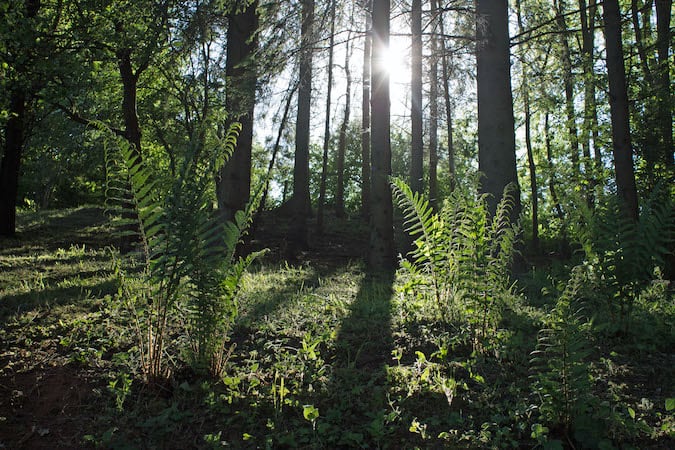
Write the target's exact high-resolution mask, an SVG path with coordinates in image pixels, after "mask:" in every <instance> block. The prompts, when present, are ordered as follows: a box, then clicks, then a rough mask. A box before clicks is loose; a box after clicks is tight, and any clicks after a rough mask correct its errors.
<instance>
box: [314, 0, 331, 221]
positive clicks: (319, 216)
mask: <svg viewBox="0 0 675 450" xmlns="http://www.w3.org/2000/svg"><path fill="white" fill-rule="evenodd" d="M329 8H330V36H329V38H328V86H327V87H326V120H325V121H324V131H323V156H322V159H321V182H320V183H319V204H318V205H317V212H316V231H317V233H319V234H320V233H323V216H324V213H323V211H324V206H325V203H326V178H327V177H328V147H329V144H330V108H331V94H332V93H333V50H334V49H333V47H334V46H335V0H331V2H330V6H329Z"/></svg>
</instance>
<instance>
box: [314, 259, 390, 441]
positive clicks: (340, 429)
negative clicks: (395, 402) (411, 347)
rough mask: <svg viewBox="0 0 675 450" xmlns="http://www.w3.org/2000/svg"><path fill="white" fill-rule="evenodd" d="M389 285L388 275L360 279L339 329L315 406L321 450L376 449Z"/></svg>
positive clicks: (383, 416) (382, 423) (383, 399)
mask: <svg viewBox="0 0 675 450" xmlns="http://www.w3.org/2000/svg"><path fill="white" fill-rule="evenodd" d="M393 282H394V273H393V272H392V273H386V274H378V275H368V276H366V277H365V278H364V279H363V282H362V283H361V286H360V287H359V292H358V294H357V296H356V298H355V300H354V302H353V303H352V305H351V308H350V312H349V314H348V315H347V317H345V318H344V320H343V321H342V323H341V326H340V329H339V331H338V335H337V339H336V341H335V355H334V359H333V360H332V377H331V381H330V383H329V385H328V392H327V394H326V396H325V399H324V400H323V401H322V405H321V406H320V414H321V417H322V419H320V420H319V426H318V431H319V438H320V439H321V440H322V445H323V446H325V447H326V448H356V447H363V446H364V445H365V446H368V447H378V445H379V444H380V443H381V442H382V440H383V438H385V437H386V434H387V423H388V419H387V415H388V413H389V412H390V411H389V405H388V401H387V392H388V383H387V371H386V367H387V363H388V361H389V359H390V358H391V351H392V348H393V337H392V325H391V315H392V314H391V308H392V302H391V299H392V296H393Z"/></svg>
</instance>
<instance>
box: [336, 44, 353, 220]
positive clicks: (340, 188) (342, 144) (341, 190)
mask: <svg viewBox="0 0 675 450" xmlns="http://www.w3.org/2000/svg"><path fill="white" fill-rule="evenodd" d="M345 45H346V46H347V48H346V49H345V82H346V84H347V86H346V88H345V89H346V91H345V97H346V100H345V115H344V118H343V119H342V125H340V136H339V138H338V152H337V164H336V170H337V186H336V192H335V215H336V216H337V217H345V154H346V148H347V128H348V127H349V114H350V110H351V107H352V74H351V71H350V70H349V60H350V59H351V52H350V46H349V37H348V38H347V42H346V44H345Z"/></svg>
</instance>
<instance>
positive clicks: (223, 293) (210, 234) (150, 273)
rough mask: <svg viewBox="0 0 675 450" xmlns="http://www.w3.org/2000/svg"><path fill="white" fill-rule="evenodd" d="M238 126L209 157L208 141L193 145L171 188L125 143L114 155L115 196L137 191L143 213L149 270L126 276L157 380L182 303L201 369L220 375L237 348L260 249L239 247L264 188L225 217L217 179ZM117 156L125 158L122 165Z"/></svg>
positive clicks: (141, 234) (192, 358)
mask: <svg viewBox="0 0 675 450" xmlns="http://www.w3.org/2000/svg"><path fill="white" fill-rule="evenodd" d="M238 131H239V125H238V124H236V125H234V126H233V127H231V128H230V130H229V132H228V133H227V136H226V137H225V139H224V140H223V141H222V147H221V151H220V152H219V153H216V154H214V155H209V157H208V158H206V161H207V162H206V163H203V164H200V163H199V161H198V158H197V157H196V155H197V154H198V153H202V154H203V152H201V150H202V149H201V148H200V144H195V145H194V146H193V148H190V149H187V151H186V154H185V155H184V157H183V159H182V162H181V164H180V166H179V168H178V172H177V176H176V177H175V178H174V180H173V182H171V183H168V184H167V186H168V188H167V189H162V187H163V185H164V184H166V183H162V182H161V181H159V180H158V178H157V176H156V174H155V173H154V172H152V171H151V170H150V169H149V168H148V167H147V166H146V165H145V164H143V162H142V161H140V159H139V158H138V157H137V156H136V153H135V152H132V151H131V150H130V148H129V147H128V146H125V145H121V146H120V147H119V148H120V154H118V155H112V154H107V155H106V167H109V168H110V170H109V174H110V182H109V186H111V187H110V189H109V190H110V193H111V195H110V196H109V202H111V203H113V204H114V203H119V201H120V199H123V198H126V197H130V198H132V199H133V206H134V208H133V209H134V212H135V214H136V217H137V218H138V219H137V222H138V223H137V224H136V225H137V227H136V228H135V229H136V233H137V234H138V238H139V242H140V244H141V245H140V246H141V251H140V252H139V253H138V255H140V258H141V260H142V266H143V270H142V272H141V274H140V275H139V277H138V279H137V280H131V279H130V277H128V276H126V275H125V277H124V279H125V280H127V283H125V284H126V286H127V287H128V288H127V289H126V291H125V292H124V295H125V298H126V299H127V301H128V303H129V305H130V306H131V307H132V310H133V311H134V315H135V317H136V318H137V322H136V323H137V333H138V337H139V347H140V350H141V363H142V368H143V370H144V372H145V374H146V376H147V378H148V380H149V381H150V382H155V381H160V380H162V379H165V378H166V377H167V376H168V375H169V372H168V370H167V368H166V367H165V366H164V363H163V354H164V352H165V339H166V332H167V327H168V320H169V316H170V315H171V314H172V313H174V312H177V311H178V310H181V311H186V312H187V324H186V326H187V329H186V330H185V331H186V333H187V335H188V337H189V342H190V345H189V349H188V362H189V363H190V364H191V365H192V367H193V368H194V369H195V371H197V372H199V373H207V372H208V373H210V374H211V375H212V376H214V377H218V376H220V374H221V373H222V370H223V364H224V362H225V361H226V359H227V356H228V355H229V354H230V353H231V350H232V349H231V348H230V349H228V348H227V347H226V342H227V335H228V331H229V327H230V325H231V323H232V321H233V320H234V317H235V316H236V312H237V305H236V299H235V297H236V295H237V292H238V287H239V285H240V282H241V278H242V275H243V273H244V272H245V270H246V268H247V267H248V266H249V265H250V264H251V262H252V261H253V260H254V259H255V258H256V257H257V256H258V255H259V254H260V252H258V253H253V254H251V255H249V256H247V257H243V258H237V257H236V256H235V249H236V246H237V244H238V243H239V242H240V240H241V238H242V236H243V235H244V234H245V233H246V231H247V229H248V227H249V225H250V223H251V220H252V215H253V214H252V213H253V211H254V209H255V208H256V207H257V203H258V202H259V199H260V195H259V192H260V190H258V193H257V194H256V195H254V198H253V200H252V201H251V202H250V204H249V205H248V206H247V208H246V210H245V211H240V212H238V213H237V214H236V217H235V220H234V221H233V222H227V223H225V224H223V223H222V221H221V219H220V218H219V217H218V215H217V211H214V209H213V206H212V205H213V201H212V199H211V197H210V189H209V185H210V183H212V181H213V179H214V177H215V173H216V170H217V169H218V167H219V165H220V164H222V163H223V162H224V161H225V160H226V159H227V158H228V157H229V155H231V153H232V152H233V150H234V145H235V143H236V136H237V133H238ZM117 158H119V159H121V160H122V161H123V163H124V165H123V166H121V168H120V165H119V163H118V162H117V161H116V160H117ZM120 176H121V177H125V178H126V179H127V180H128V186H130V192H124V189H123V186H124V184H123V182H117V183H116V182H115V181H114V180H115V177H120ZM118 186H121V187H119V188H118ZM117 192H119V193H120V194H119V195H116V193H117ZM118 211H119V210H118Z"/></svg>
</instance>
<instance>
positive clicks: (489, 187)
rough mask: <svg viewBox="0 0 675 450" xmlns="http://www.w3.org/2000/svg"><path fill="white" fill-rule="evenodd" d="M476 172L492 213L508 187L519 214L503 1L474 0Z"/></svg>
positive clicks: (516, 212)
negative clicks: (475, 1)
mask: <svg viewBox="0 0 675 450" xmlns="http://www.w3.org/2000/svg"><path fill="white" fill-rule="evenodd" d="M476 9H477V15H478V17H477V18H478V20H477V26H476V34H477V41H476V45H477V58H476V59H477V71H476V74H477V83H476V85H477V88H478V169H479V170H480V172H481V173H482V174H483V178H482V183H481V190H482V192H485V193H488V194H490V198H489V199H488V208H489V211H490V213H491V214H494V213H495V211H496V208H497V204H498V203H499V201H500V199H501V198H502V194H503V192H504V189H505V188H506V186H507V185H509V184H513V185H514V186H515V188H516V191H515V198H514V202H515V205H514V208H513V214H512V217H513V219H514V222H515V219H516V218H517V217H518V216H519V215H520V209H521V206H520V189H519V187H518V173H517V171H516V141H515V133H514V119H513V96H512V94H511V75H510V65H511V64H510V60H509V30H508V7H507V3H506V2H504V1H503V0H477V8H476Z"/></svg>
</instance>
